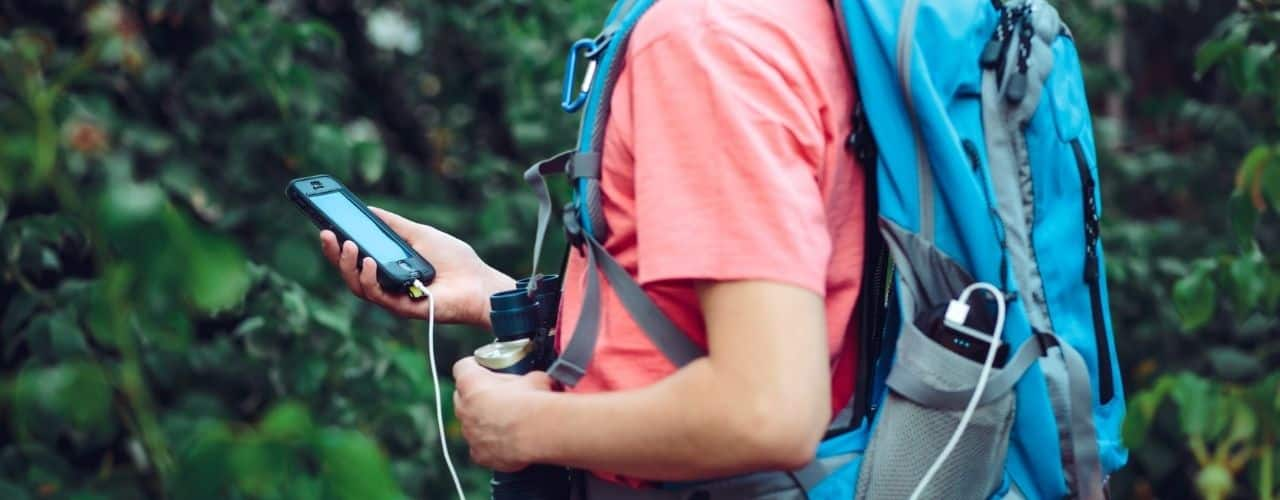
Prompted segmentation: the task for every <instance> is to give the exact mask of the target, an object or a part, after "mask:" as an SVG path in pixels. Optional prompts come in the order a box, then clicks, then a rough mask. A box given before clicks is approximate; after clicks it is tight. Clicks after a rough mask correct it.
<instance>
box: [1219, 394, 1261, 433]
mask: <svg viewBox="0 0 1280 500" xmlns="http://www.w3.org/2000/svg"><path fill="white" fill-rule="evenodd" d="M1232 401H1233V403H1232V406H1234V407H1235V409H1234V410H1233V411H1232V413H1231V424H1230V426H1229V427H1228V431H1227V442H1234V443H1246V442H1249V441H1251V440H1253V438H1254V436H1255V435H1256V434H1257V433H1258V417H1257V416H1256V415H1254V413H1253V409H1251V408H1249V405H1247V404H1245V401H1244V400H1243V399H1236V398H1235V397H1234V396H1233V398H1232Z"/></svg>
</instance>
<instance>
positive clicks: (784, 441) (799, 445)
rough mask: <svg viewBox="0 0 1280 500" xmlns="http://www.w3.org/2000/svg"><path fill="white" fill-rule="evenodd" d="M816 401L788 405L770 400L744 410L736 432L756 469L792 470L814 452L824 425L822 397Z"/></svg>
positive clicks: (786, 402)
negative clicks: (814, 402)
mask: <svg viewBox="0 0 1280 500" xmlns="http://www.w3.org/2000/svg"><path fill="white" fill-rule="evenodd" d="M818 403H819V404H816V405H810V404H806V405H791V404H790V402H788V401H786V400H785V399H784V400H774V401H772V402H764V403H761V404H756V405H751V406H753V408H752V409H750V410H746V411H745V413H749V414H750V416H749V417H748V418H746V419H744V422H745V424H744V428H743V429H742V431H741V434H740V436H745V437H746V439H744V441H745V443H746V444H747V446H748V447H749V448H750V453H749V454H750V455H751V460H750V461H751V462H753V464H752V465H753V467H752V468H753V469H756V470H795V469H799V468H801V467H804V466H805V465H806V464H808V463H809V462H810V461H812V460H813V458H814V456H816V455H817V451H818V444H819V443H820V442H821V441H822V436H823V434H824V433H825V432H826V427H827V416H828V415H827V412H828V410H827V408H826V401H819V402H818Z"/></svg>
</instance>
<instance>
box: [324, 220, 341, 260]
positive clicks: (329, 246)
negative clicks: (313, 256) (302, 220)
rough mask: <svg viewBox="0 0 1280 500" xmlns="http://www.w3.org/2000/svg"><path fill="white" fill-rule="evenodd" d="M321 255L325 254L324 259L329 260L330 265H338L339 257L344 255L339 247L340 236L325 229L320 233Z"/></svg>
mask: <svg viewBox="0 0 1280 500" xmlns="http://www.w3.org/2000/svg"><path fill="white" fill-rule="evenodd" d="M320 253H322V254H324V258H325V259H328V260H329V263H330V264H333V265H335V266H336V265H338V256H339V255H340V254H341V253H342V250H341V248H340V247H339V246H338V235H336V234H333V231H330V230H328V229H325V230H323V231H320Z"/></svg>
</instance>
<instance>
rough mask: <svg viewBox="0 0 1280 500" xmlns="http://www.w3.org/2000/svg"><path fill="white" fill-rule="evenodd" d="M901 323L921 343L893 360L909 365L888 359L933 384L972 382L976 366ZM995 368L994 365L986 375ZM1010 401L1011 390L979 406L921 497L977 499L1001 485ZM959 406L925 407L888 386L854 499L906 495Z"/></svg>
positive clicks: (954, 422) (952, 425)
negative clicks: (953, 408)
mask: <svg viewBox="0 0 1280 500" xmlns="http://www.w3.org/2000/svg"><path fill="white" fill-rule="evenodd" d="M905 328H906V330H904V332H903V333H904V334H910V335H918V336H919V339H920V340H923V342H919V344H920V345H916V346H914V349H912V350H911V351H908V352H910V353H911V354H909V355H906V356H904V357H903V358H905V359H903V358H900V360H899V361H901V362H904V363H906V364H908V365H909V366H903V365H899V366H895V367H894V369H895V370H900V369H910V370H912V371H913V372H917V373H918V374H919V375H920V376H921V377H922V378H923V379H924V380H926V381H927V382H928V383H930V384H931V385H936V386H937V387H938V388H940V389H949V390H954V389H958V388H962V387H972V386H973V385H974V383H975V382H976V381H977V378H978V373H979V372H980V371H981V368H982V367H981V365H977V364H975V363H974V362H973V361H971V360H969V359H966V358H963V357H961V356H959V355H956V354H954V353H951V352H950V351H947V350H946V349H943V348H942V347H939V346H937V345H936V344H933V342H932V341H930V340H928V339H926V338H924V335H923V334H922V333H920V331H919V330H918V329H917V328H916V327H915V325H906V326H905ZM900 353H902V354H906V352H903V351H900ZM913 358H914V359H913ZM919 372H923V373H919ZM997 373H999V370H995V371H993V372H992V375H993V376H994V375H995V374H997ZM1015 401H1016V400H1015V398H1014V394H1013V393H1012V392H1010V393H1008V394H1005V395H1004V396H1001V397H999V398H996V399H995V400H993V401H991V402H989V403H987V404H984V405H981V406H978V408H977V410H976V411H975V413H974V415H973V417H972V418H971V419H970V421H969V426H968V427H967V428H966V429H965V431H964V434H963V435H962V436H961V438H960V441H959V443H958V444H957V445H956V448H955V450H954V451H953V452H952V453H951V455H950V456H948V457H947V460H946V461H945V462H943V464H942V467H941V468H940V469H939V470H938V473H937V474H936V475H935V476H934V478H933V479H932V481H930V483H929V485H928V487H927V488H926V489H925V491H924V494H923V495H922V498H946V499H955V500H969V499H973V500H982V499H986V498H989V497H990V496H991V494H992V493H994V492H995V491H996V490H997V489H998V488H999V487H1000V484H1001V480H1002V478H1003V476H1004V461H1005V454H1006V452H1007V451H1008V447H1009V434H1010V431H1011V430H1012V428H1013V415H1014V409H1015ZM963 413H964V411H963V410H943V409H937V408H929V407H926V406H923V405H921V404H919V403H916V402H915V401H912V400H910V399H907V398H905V397H903V396H902V395H900V394H898V393H896V392H890V393H889V394H888V396H887V397H886V398H885V404H884V406H883V407H882V408H881V409H880V415H879V416H878V418H879V422H878V423H877V424H876V429H875V433H874V434H873V435H872V437H871V442H870V444H869V445H868V447H867V452H866V454H865V455H864V458H863V461H862V470H861V472H860V473H859V477H858V490H857V491H858V495H857V498H858V499H859V500H864V499H870V500H882V499H883V500H890V499H892V500H901V499H905V498H909V497H910V496H911V493H912V492H913V491H914V490H915V488H916V485H917V484H919V482H920V480H921V479H922V478H923V477H924V474H925V471H927V470H928V469H929V466H931V465H932V464H933V462H934V460H936V459H937V458H938V454H939V453H941V452H942V449H943V447H944V446H946V444H947V441H948V440H949V439H950V438H951V434H952V433H953V432H954V431H955V429H956V426H958V425H959V424H960V417H961V415H962V414H963Z"/></svg>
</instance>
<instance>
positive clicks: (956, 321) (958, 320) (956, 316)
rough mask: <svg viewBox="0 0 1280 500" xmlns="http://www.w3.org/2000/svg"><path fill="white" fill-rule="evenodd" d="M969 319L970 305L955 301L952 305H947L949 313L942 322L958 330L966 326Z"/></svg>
mask: <svg viewBox="0 0 1280 500" xmlns="http://www.w3.org/2000/svg"><path fill="white" fill-rule="evenodd" d="M968 318H969V304H966V303H964V302H961V301H959V300H954V299H953V300H952V301H951V303H950V304H948V305H947V312H946V314H945V315H944V316H943V317H942V320H943V322H944V324H946V325H947V326H949V327H952V328H956V327H958V326H964V322H965V320H966V319H968Z"/></svg>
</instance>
